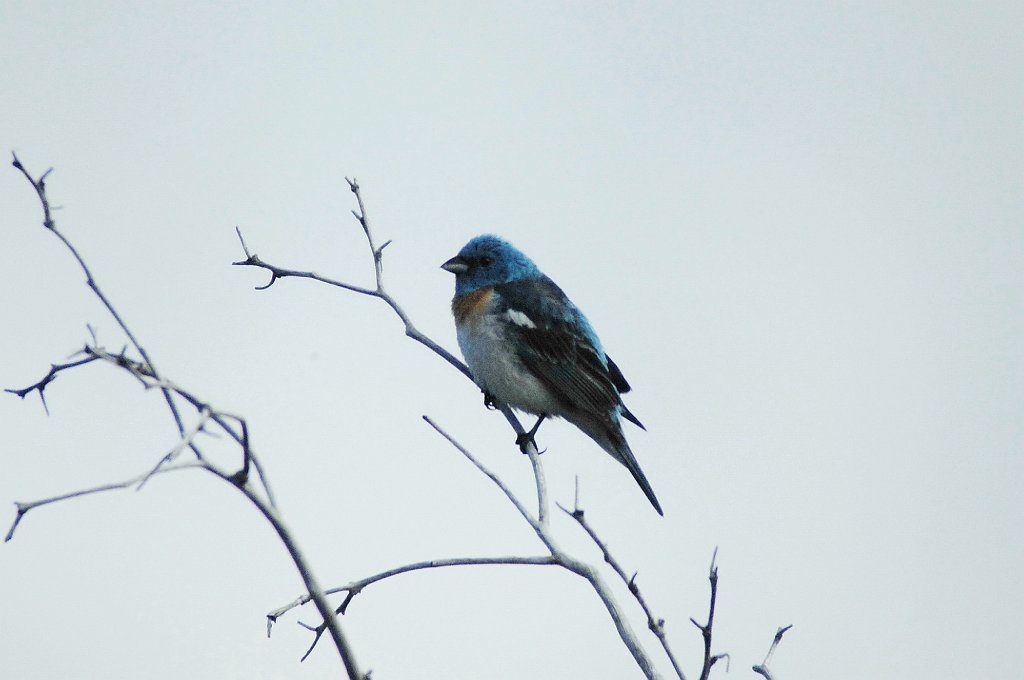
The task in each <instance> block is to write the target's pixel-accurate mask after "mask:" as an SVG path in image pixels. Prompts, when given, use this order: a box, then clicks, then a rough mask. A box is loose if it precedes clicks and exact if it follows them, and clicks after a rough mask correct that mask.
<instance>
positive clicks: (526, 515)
mask: <svg viewBox="0 0 1024 680" xmlns="http://www.w3.org/2000/svg"><path fill="white" fill-rule="evenodd" d="M423 420H425V421H426V422H427V424H428V425H430V426H431V427H432V428H434V430H436V431H437V433H438V434H439V435H441V436H442V437H444V438H445V439H447V440H448V443H449V444H451V445H452V446H454V447H455V448H456V449H457V450H458V451H459V453H461V454H462V455H463V456H465V457H466V459H467V460H469V462H470V463H472V464H473V465H474V466H475V467H476V469H477V470H479V471H480V472H482V473H484V474H485V475H486V476H487V478H488V479H490V480H491V481H492V482H494V484H495V486H497V487H498V488H499V489H501V492H502V493H504V494H505V497H506V498H508V500H509V502H510V503H512V505H513V506H515V508H516V510H518V511H519V514H520V515H522V516H523V519H525V520H526V521H527V522H528V523H529V525H530V526H531V527H533V530H534V532H535V533H536V534H537V535H538V536H539V537H540V539H541V541H544V545H546V546H547V547H548V549H549V550H552V552H554V550H553V546H552V545H550V544H549V543H548V542H547V541H546V538H547V537H546V535H545V531H544V528H545V527H543V526H542V525H541V524H540V522H539V520H537V519H534V517H533V515H531V514H530V511H529V510H527V509H526V507H525V506H524V505H523V504H522V502H520V500H519V499H518V498H517V497H516V495H515V494H514V493H512V490H511V489H509V488H508V485H507V484H505V482H504V481H502V479H501V478H500V477H498V475H496V474H495V473H494V472H492V471H491V470H490V469H488V468H487V467H486V466H485V465H484V464H483V463H481V462H480V461H479V460H477V458H476V456H474V455H473V454H472V453H470V452H469V450H468V449H467V448H466V447H465V446H463V445H462V444H460V443H459V442H458V441H456V440H455V438H454V437H452V436H451V435H450V434H448V433H447V432H445V431H444V429H442V428H441V426H440V425H438V424H437V423H435V422H434V421H433V420H432V419H431V418H430V416H423ZM537 466H538V467H539V466H540V461H539V460H538V462H537Z"/></svg>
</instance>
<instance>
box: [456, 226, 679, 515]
mask: <svg viewBox="0 0 1024 680" xmlns="http://www.w3.org/2000/svg"><path fill="white" fill-rule="evenodd" d="M441 268H442V269H445V270H447V271H449V272H451V273H453V274H455V297H454V299H453V300H452V313H453V314H454V315H455V329H456V332H457V334H458V339H459V347H460V348H461V349H462V354H463V356H464V357H465V358H466V364H468V365H469V369H470V370H471V371H472V372H473V376H474V378H475V380H476V383H477V385H479V386H480V388H481V389H482V390H483V391H484V395H485V399H486V400H487V402H488V403H490V402H491V401H493V400H497V401H501V402H504V403H506V404H508V405H509V406H512V407H513V408H517V409H520V410H522V411H526V412H527V413H532V414H534V415H537V416H539V418H538V420H537V424H536V425H534V427H533V429H531V430H530V432H529V433H528V434H527V435H526V436H527V437H528V438H532V437H533V435H534V434H536V432H537V428H539V427H540V424H541V422H543V420H544V419H545V418H549V417H550V418H557V417H562V418H565V419H566V420H568V421H569V422H570V423H572V424H573V425H575V426H576V427H578V428H579V429H580V430H582V431H583V433H584V434H586V435H587V436H589V437H590V438H591V439H593V440H594V441H595V442H597V444H598V445H599V446H600V447H601V448H602V449H604V450H605V451H607V452H608V453H610V454H611V455H612V457H613V458H615V460H617V461H619V462H620V463H622V464H623V465H625V466H626V469H627V470H629V472H630V474H632V475H633V478H634V479H635V480H636V481H637V483H638V484H639V485H640V488H641V489H643V492H644V494H646V496H647V499H648V500H649V501H650V502H651V505H653V506H654V509H655V510H657V511H658V514H659V515H664V514H665V513H664V512H662V510H661V504H660V503H658V499H657V497H655V495H654V490H653V489H651V485H650V483H649V482H648V481H647V477H645V476H644V473H643V471H641V470H640V465H639V464H638V463H637V462H636V458H635V457H634V456H633V452H632V451H631V450H630V448H629V444H628V443H626V437H625V435H623V433H622V418H625V419H626V420H629V421H631V422H633V423H635V424H636V425H638V426H640V427H641V428H643V425H642V424H641V423H640V421H639V420H637V418H636V416H634V415H633V414H632V413H630V412H629V409H627V408H626V406H625V404H623V403H622V397H621V395H622V394H624V393H626V392H628V391H629V389H630V388H629V383H627V382H626V379H625V378H624V377H623V376H622V371H620V370H619V367H618V366H616V365H615V362H614V361H612V360H611V359H610V358H609V357H608V355H607V354H605V353H604V349H603V348H602V347H601V341H600V340H599V339H598V337H597V334H596V333H595V332H594V329H593V328H592V327H591V326H590V323H589V322H588V321H587V318H586V317H585V316H583V312H581V311H580V310H579V309H578V308H577V307H576V305H574V304H573V303H572V301H571V300H570V299H569V298H567V297H566V295H565V293H563V292H562V289H561V288H559V287H558V286H557V285H556V284H555V282H554V281H552V280H551V279H549V278H548V277H547V276H545V275H544V273H543V272H541V270H540V269H538V268H537V265H535V264H534V263H533V261H532V260H530V258H528V257H527V256H526V255H524V254H523V253H522V252H520V251H519V250H517V249H516V248H515V247H514V246H513V245H512V244H510V243H508V242H507V241H504V240H502V239H500V238H498V237H497V236H492V235H483V236H477V237H476V238H474V239H472V240H471V241H470V242H469V243H467V244H466V245H465V246H464V247H463V248H462V250H460V251H459V254H458V255H456V256H455V257H453V258H452V259H450V260H448V261H447V262H445V263H444V264H443V265H441Z"/></svg>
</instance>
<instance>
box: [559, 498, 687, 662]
mask: <svg viewBox="0 0 1024 680" xmlns="http://www.w3.org/2000/svg"><path fill="white" fill-rule="evenodd" d="M578 496H579V480H578V479H577V500H576V507H575V508H574V509H573V510H569V509H568V508H566V507H564V506H563V505H562V504H561V503H558V504H557V505H558V509H559V510H561V511H562V512H564V513H565V514H566V515H568V516H569V517H571V518H573V519H574V520H576V523H577V524H579V525H580V527H581V528H582V529H583V531H585V532H586V534H587V535H588V536H589V537H590V540H592V541H593V542H594V544H595V545H596V546H597V547H598V549H600V551H601V556H602V557H603V558H604V561H605V562H607V563H608V565H609V566H611V568H612V571H614V572H615V573H616V574H618V576H619V578H620V579H622V582H623V583H625V584H626V588H628V589H629V592H630V593H631V594H632V595H633V598H634V599H635V600H636V601H637V603H638V604H639V605H640V608H641V609H642V610H643V612H644V615H646V616H647V628H648V629H650V631H651V632H652V633H654V636H655V637H656V638H658V642H659V643H660V644H661V648H662V649H663V650H665V656H667V657H668V660H669V661H670V662H671V663H672V670H674V671H675V673H676V677H677V678H679V680H686V675H685V674H684V673H683V669H682V667H681V666H680V665H679V661H678V660H677V659H676V655H675V654H674V653H673V652H672V648H671V646H670V645H669V643H668V638H667V637H666V636H665V619H662V618H657V617H655V616H654V612H652V611H651V608H650V606H649V605H648V604H647V600H646V599H644V596H643V595H642V594H641V593H640V587H639V586H638V585H637V584H636V577H637V575H636V573H634V574H633V575H632V576H629V575H627V574H626V570H625V569H623V568H622V565H620V564H619V562H618V560H616V559H615V557H614V556H613V555H612V553H611V551H610V550H609V549H608V544H607V543H605V542H604V541H603V540H601V538H600V537H599V536H598V535H597V532H596V531H595V530H594V528H593V527H592V526H590V522H588V521H587V518H586V515H585V514H584V512H583V510H582V509H580V507H579V498H578Z"/></svg>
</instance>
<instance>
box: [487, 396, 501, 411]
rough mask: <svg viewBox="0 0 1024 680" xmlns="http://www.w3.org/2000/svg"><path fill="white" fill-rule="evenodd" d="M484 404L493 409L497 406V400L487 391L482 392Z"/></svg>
mask: <svg viewBox="0 0 1024 680" xmlns="http://www.w3.org/2000/svg"><path fill="white" fill-rule="evenodd" d="M484 406H485V407H487V408H488V409H490V410H491V411H495V410H497V408H498V402H497V401H495V400H494V397H493V396H491V394H490V393H489V392H484Z"/></svg>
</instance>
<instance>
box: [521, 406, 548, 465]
mask: <svg viewBox="0 0 1024 680" xmlns="http://www.w3.org/2000/svg"><path fill="white" fill-rule="evenodd" d="M545 418H547V416H545V415H542V416H541V417H539V418H537V424H536V425H534V426H533V427H531V428H530V431H529V432H520V433H519V434H518V435H516V446H518V447H519V450H520V451H522V452H523V453H524V454H525V453H526V452H527V449H528V447H530V446H533V450H534V451H536V452H537V455H538V456H539V455H540V454H542V453H544V451H547V449H544V451H541V450H540V449H539V448H537V442H536V440H535V439H534V438H533V436H534V435H535V434H537V430H539V429H540V424H541V423H543V422H544V419H545Z"/></svg>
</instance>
